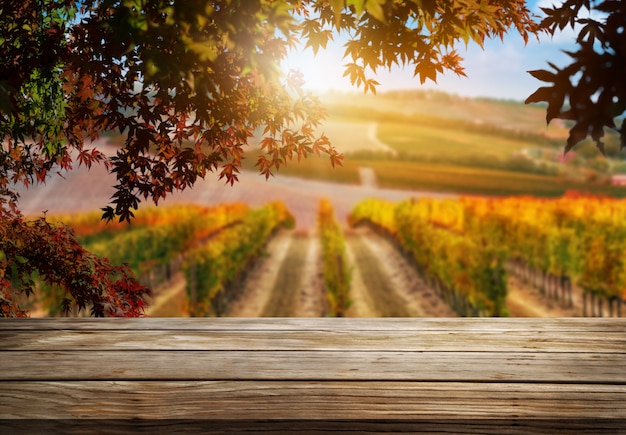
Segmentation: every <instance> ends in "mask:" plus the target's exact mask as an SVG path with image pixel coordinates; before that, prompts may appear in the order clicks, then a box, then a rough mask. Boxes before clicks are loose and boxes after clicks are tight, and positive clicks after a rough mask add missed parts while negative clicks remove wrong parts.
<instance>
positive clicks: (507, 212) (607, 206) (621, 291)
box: [463, 195, 626, 315]
mask: <svg viewBox="0 0 626 435" xmlns="http://www.w3.org/2000/svg"><path fill="white" fill-rule="evenodd" d="M463 203H464V208H465V214H466V226H467V227H468V228H476V229H478V230H480V231H485V228H491V229H492V233H493V238H494V239H495V240H496V241H497V242H498V243H501V244H502V245H503V246H506V247H507V248H508V249H509V251H510V258H511V262H512V264H513V266H514V267H513V270H514V271H516V272H517V273H519V274H520V275H522V277H523V278H524V279H526V280H527V281H529V282H530V283H531V284H534V285H536V286H537V287H538V288H539V289H540V290H541V291H542V292H546V293H547V294H548V295H551V296H554V297H558V298H559V299H564V300H565V301H566V302H568V303H569V304H570V305H571V304H572V283H576V284H577V285H578V286H579V287H580V288H581V289H582V290H583V307H582V308H583V314H584V315H588V314H590V315H601V314H602V311H603V310H602V301H603V300H604V301H607V303H608V305H609V315H613V314H614V313H615V312H617V314H618V315H619V311H620V305H621V301H622V300H623V299H624V297H625V296H626V259H624V258H623V252H624V249H625V248H626V222H624V217H625V216H626V201H624V200H617V199H610V198H600V197H594V196H581V195H567V196H564V197H562V198H558V199H554V200H547V199H540V198H533V197H518V198H514V197H513V198H502V199H478V198H471V199H470V198H465V199H464V200H463ZM588 305H589V307H588ZM588 308H589V309H588Z"/></svg>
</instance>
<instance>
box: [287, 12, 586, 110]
mask: <svg viewBox="0 0 626 435" xmlns="http://www.w3.org/2000/svg"><path fill="white" fill-rule="evenodd" d="M553 2H558V0H554V1H553V0H532V1H529V2H528V4H529V7H530V8H531V9H532V10H533V11H534V12H535V13H536V14H537V15H540V16H542V14H543V13H542V12H541V11H540V10H539V6H541V5H544V6H549V5H551V4H552V3H553ZM567 30H569V29H566V31H564V33H563V34H560V35H556V36H555V37H554V38H549V37H542V38H541V40H540V41H539V42H537V40H536V39H534V38H532V39H531V40H529V42H528V44H526V45H524V41H523V39H522V38H521V37H520V36H519V35H517V34H515V33H513V32H511V33H510V35H507V36H506V37H505V39H504V41H500V39H496V40H489V41H486V43H485V47H484V50H482V49H481V48H480V47H479V46H478V45H476V44H470V46H469V47H468V48H467V50H466V49H465V46H464V45H461V46H460V47H459V49H458V51H459V53H460V54H461V55H462V56H463V57H464V59H465V61H464V67H465V72H466V74H467V77H457V76H456V75H455V74H453V73H450V74H446V75H443V76H440V77H439V78H438V79H437V84H433V83H432V82H427V83H426V84H425V85H424V86H420V84H419V79H417V78H413V77H412V69H411V68H407V69H405V70H402V69H400V68H398V69H394V70H392V72H391V73H389V72H387V71H386V70H384V71H383V70H381V71H379V73H378V74H377V76H376V80H378V81H379V82H380V83H381V86H380V87H379V88H378V89H379V91H381V92H384V91H386V90H397V89H415V88H422V89H436V90H441V91H445V92H449V93H452V94H457V95H462V96H468V97H477V96H482V97H491V98H499V99H513V100H524V99H525V98H526V97H527V96H529V95H530V94H532V93H533V92H534V91H535V90H536V89H537V87H539V86H541V84H542V83H541V82H539V81H538V80H536V79H534V78H533V77H532V76H530V74H528V73H527V71H529V70H534V69H547V68H548V65H547V63H546V62H547V61H550V62H552V63H554V64H556V65H565V64H566V63H567V56H566V55H565V54H564V53H563V52H562V50H563V49H572V48H573V47H575V44H574V34H573V32H572V31H571V30H569V31H567ZM342 55H343V48H342V47H341V44H340V43H335V44H332V45H331V44H329V46H328V48H327V50H325V51H321V50H320V52H319V53H318V54H317V56H316V57H314V56H313V52H312V51H311V50H310V49H308V50H306V51H304V52H303V53H299V54H297V55H293V56H291V57H290V58H289V59H288V61H287V62H286V66H287V67H288V68H289V67H291V68H296V69H299V70H300V71H302V73H303V74H304V75H305V80H306V82H307V88H309V89H312V90H319V91H325V90H346V89H350V83H349V81H348V80H347V79H346V78H342V75H343V71H344V70H343V64H345V63H346V61H345V60H343V59H342ZM352 89H355V88H352Z"/></svg>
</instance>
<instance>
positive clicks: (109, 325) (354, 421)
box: [0, 318, 626, 434]
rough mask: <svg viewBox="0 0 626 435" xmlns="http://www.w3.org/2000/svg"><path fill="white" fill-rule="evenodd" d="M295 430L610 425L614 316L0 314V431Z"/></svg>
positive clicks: (621, 423)
mask: <svg viewBox="0 0 626 435" xmlns="http://www.w3.org/2000/svg"><path fill="white" fill-rule="evenodd" d="M302 429H306V430H309V431H315V430H319V431H337V430H351V431H352V430H354V431H358V432H367V431H387V432H390V431H396V430H397V431H411V432H437V431H442V432H444V431H447V432H446V433H464V432H470V433H494V434H501V433H524V434H526V433H612V434H613V433H620V432H622V433H626V319H598V318H594V319H589V318H587V319H583V318H580V319H549V320H546V319H542V320H539V319H475V318H466V319H327V318H324V319H229V318H220V319H215V318H206V319H197V318H196V319H150V318H145V319H6V320H0V433H1V434H4V433H6V434H14V433H28V434H31V433H92V432H93V433H126V432H131V431H132V432H133V433H175V432H177V431H180V432H185V431H188V432H211V431H236V432H245V431H248V430H250V431H265V430H275V431H289V430H302ZM188 432H185V433H188Z"/></svg>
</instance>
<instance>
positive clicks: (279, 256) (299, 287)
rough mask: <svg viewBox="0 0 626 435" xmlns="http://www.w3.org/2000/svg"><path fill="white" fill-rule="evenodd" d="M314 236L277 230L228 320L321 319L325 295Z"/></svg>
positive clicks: (232, 308)
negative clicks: (262, 318)
mask: <svg viewBox="0 0 626 435" xmlns="http://www.w3.org/2000/svg"><path fill="white" fill-rule="evenodd" d="M318 258H319V242H318V241H317V237H314V236H312V235H311V234H309V233H308V232H303V231H286V230H283V231H280V232H279V233H278V234H277V235H276V237H274V238H273V239H272V240H271V241H270V242H269V243H268V245H267V247H266V254H265V255H264V256H262V257H261V258H260V259H259V260H258V261H257V262H256V263H255V264H254V266H253V267H252V268H251V270H250V271H249V272H248V274H247V277H246V280H245V283H244V284H243V285H244V287H243V289H242V290H241V293H240V296H239V298H238V299H237V300H235V301H234V302H233V303H232V304H231V307H230V309H229V314H228V315H229V316H231V317H320V316H322V315H323V314H324V311H325V308H324V295H323V293H322V285H321V270H320V265H319V260H318Z"/></svg>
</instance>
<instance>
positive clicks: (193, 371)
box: [0, 351, 626, 385]
mask: <svg viewBox="0 0 626 435" xmlns="http://www.w3.org/2000/svg"><path fill="white" fill-rule="evenodd" d="M1 358H2V362H3V364H2V365H3V369H2V371H0V380H156V379H164V380H250V379H254V380H257V379H262V380H329V381H330V380H346V381H348V380H373V381H378V380H394V381H467V382H502V381H503V380H506V381H509V382H513V381H515V382H551V383H583V382H585V383H609V384H621V385H626V354H621V353H607V354H584V353H583V354H581V353H570V354H568V353H555V354H541V355H535V354H530V353H515V352H380V351H379V352H361V351H354V352H339V351H328V352H326V351H324V352H317V351H298V352H290V351H286V352H275V351H261V352H250V351H216V352H212V351H167V352H163V351H143V352H124V351H103V352H56V351H49V352H41V351H29V352H22V351H14V352H4V353H2V354H1Z"/></svg>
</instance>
